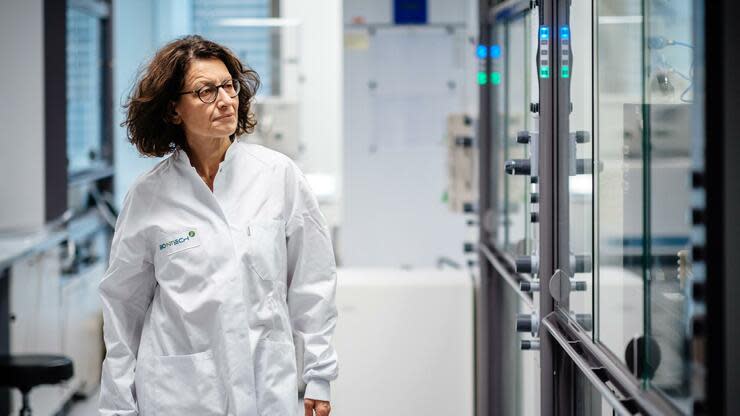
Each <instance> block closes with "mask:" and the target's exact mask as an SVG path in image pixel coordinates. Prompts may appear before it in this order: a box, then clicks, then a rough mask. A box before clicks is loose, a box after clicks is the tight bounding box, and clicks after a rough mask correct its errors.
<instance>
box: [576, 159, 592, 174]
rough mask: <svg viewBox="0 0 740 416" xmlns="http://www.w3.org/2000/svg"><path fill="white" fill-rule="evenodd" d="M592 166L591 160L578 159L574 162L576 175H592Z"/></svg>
mask: <svg viewBox="0 0 740 416" xmlns="http://www.w3.org/2000/svg"><path fill="white" fill-rule="evenodd" d="M593 171H594V166H593V160H592V159H578V160H576V174H578V175H584V174H585V175H588V174H591V173H593Z"/></svg>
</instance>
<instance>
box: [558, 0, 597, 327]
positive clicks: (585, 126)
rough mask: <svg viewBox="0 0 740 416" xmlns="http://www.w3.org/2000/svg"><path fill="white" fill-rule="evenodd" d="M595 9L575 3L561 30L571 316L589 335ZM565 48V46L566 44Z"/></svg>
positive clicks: (591, 254) (569, 303) (591, 268)
mask: <svg viewBox="0 0 740 416" xmlns="http://www.w3.org/2000/svg"><path fill="white" fill-rule="evenodd" d="M591 10H592V7H591V3H590V2H585V1H580V2H573V3H571V7H570V14H569V21H568V24H567V25H564V26H562V27H560V28H558V31H559V39H560V45H559V47H560V48H559V49H560V54H562V55H564V56H565V53H568V54H569V56H568V58H567V64H566V63H565V61H564V62H562V63H561V67H560V69H559V70H558V71H557V72H556V75H557V76H558V77H559V79H560V81H561V82H562V81H568V80H569V81H570V88H569V89H568V92H569V96H570V97H569V98H570V100H569V103H570V107H569V109H568V110H569V116H568V124H567V126H568V129H567V135H565V134H563V133H564V132H561V134H560V137H559V140H566V141H567V145H568V146H567V148H568V155H567V159H568V165H567V169H568V175H567V177H568V218H569V226H568V231H567V232H568V240H567V241H568V244H569V247H568V253H569V261H568V264H567V268H564V267H562V265H561V267H560V268H561V270H562V269H567V270H568V276H569V277H570V278H572V280H571V291H570V297H569V302H568V310H567V311H565V312H567V313H568V314H569V315H570V316H571V317H572V318H573V319H574V320H575V321H576V322H578V323H579V324H580V326H581V327H582V328H583V329H585V330H586V331H587V332H591V331H592V330H593V312H592V304H593V287H594V286H593V278H592V275H593V273H592V271H593V267H592V264H593V260H592V259H593V166H594V163H593V161H594V155H593V149H594V145H593V130H592V128H593V126H592V121H593V117H592V108H593V86H592V83H591V80H592V72H593V64H592V60H591V50H592V38H591V13H592V12H591ZM564 42H565V43H564Z"/></svg>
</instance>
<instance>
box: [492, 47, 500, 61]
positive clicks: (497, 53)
mask: <svg viewBox="0 0 740 416" xmlns="http://www.w3.org/2000/svg"><path fill="white" fill-rule="evenodd" d="M500 57H501V47H500V46H498V45H493V46H491V58H493V59H498V58H500Z"/></svg>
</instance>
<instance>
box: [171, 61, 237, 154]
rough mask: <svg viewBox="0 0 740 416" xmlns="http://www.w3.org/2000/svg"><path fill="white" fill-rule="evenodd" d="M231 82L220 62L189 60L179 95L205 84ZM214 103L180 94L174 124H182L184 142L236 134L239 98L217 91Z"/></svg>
mask: <svg viewBox="0 0 740 416" xmlns="http://www.w3.org/2000/svg"><path fill="white" fill-rule="evenodd" d="M230 79H232V76H231V74H230V73H229V70H228V69H227V68H226V65H224V63H223V62H222V61H221V60H220V59H196V60H193V61H192V62H191V63H190V65H189V68H188V71H187V73H186V74H185V83H184V88H183V89H182V92H185V91H195V90H198V89H200V88H203V87H204V86H207V85H211V86H213V85H221V84H223V83H224V82H226V81H229V80H230ZM217 91H218V93H217V97H216V100H215V101H214V102H212V103H204V102H203V101H201V99H200V98H198V96H197V95H196V94H193V93H190V94H184V95H182V96H180V99H179V100H178V101H177V102H176V103H175V123H177V124H182V126H183V129H184V131H185V137H186V138H187V140H188V142H190V143H192V142H193V141H194V140H210V139H219V138H224V137H229V136H230V135H232V134H233V133H234V132H235V131H236V124H237V110H238V109H239V97H238V96H237V97H234V98H231V97H230V96H229V95H234V93H233V91H232V92H231V94H229V93H228V92H227V91H226V89H225V88H218V90H217Z"/></svg>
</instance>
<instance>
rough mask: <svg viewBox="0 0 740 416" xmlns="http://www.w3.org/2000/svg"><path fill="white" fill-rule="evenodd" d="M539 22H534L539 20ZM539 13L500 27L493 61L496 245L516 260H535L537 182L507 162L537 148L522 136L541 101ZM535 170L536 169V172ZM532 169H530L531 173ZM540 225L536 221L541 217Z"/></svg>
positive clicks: (532, 122)
mask: <svg viewBox="0 0 740 416" xmlns="http://www.w3.org/2000/svg"><path fill="white" fill-rule="evenodd" d="M533 19H534V20H533ZM536 22H537V17H536V14H531V13H530V14H526V15H525V16H522V17H519V18H516V19H514V20H510V21H502V22H500V23H498V24H496V25H494V29H493V44H492V46H491V60H492V63H493V70H492V72H491V74H490V80H489V81H490V83H491V87H492V88H493V92H494V94H493V96H494V101H493V105H492V118H493V136H494V145H493V146H492V152H493V156H494V160H495V163H493V164H492V166H493V169H495V170H496V171H495V172H491V177H492V178H498V179H497V188H498V189H497V198H496V200H497V201H498V204H499V205H498V207H497V208H498V232H497V241H495V242H494V243H495V244H496V245H497V246H498V247H500V248H502V249H503V250H504V251H505V252H507V253H509V254H510V255H511V257H512V258H516V257H517V256H523V255H530V254H532V250H533V244H532V239H533V227H532V221H533V220H532V218H533V217H532V213H531V210H530V207H531V204H530V199H531V188H532V183H531V177H530V175H529V174H526V173H524V174H506V173H505V165H506V163H507V161H512V160H516V161H524V160H527V161H528V159H529V158H530V155H531V143H530V144H527V143H522V140H521V139H518V136H520V133H521V132H530V133H534V132H535V131H536V125H535V119H534V117H533V113H532V112H531V111H530V103H531V102H536V101H537V76H536V73H535V67H534V54H535V53H536V43H533V42H536V39H537V38H536V30H537V26H536ZM530 168H531V167H530ZM530 168H528V169H530ZM535 220H536V218H535Z"/></svg>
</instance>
